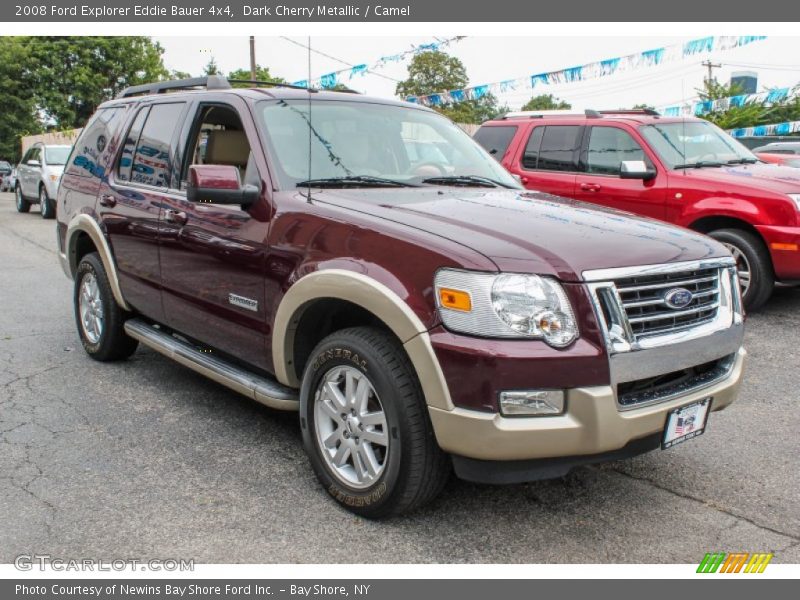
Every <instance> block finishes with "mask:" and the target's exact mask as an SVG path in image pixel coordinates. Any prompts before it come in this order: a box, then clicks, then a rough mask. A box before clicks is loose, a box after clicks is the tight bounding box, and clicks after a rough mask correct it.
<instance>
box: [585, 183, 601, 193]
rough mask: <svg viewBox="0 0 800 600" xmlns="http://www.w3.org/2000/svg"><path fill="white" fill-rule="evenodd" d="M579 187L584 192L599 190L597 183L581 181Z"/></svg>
mask: <svg viewBox="0 0 800 600" xmlns="http://www.w3.org/2000/svg"><path fill="white" fill-rule="evenodd" d="M581 189H582V190H583V191H584V192H599V191H600V184H599V183H582V184H581Z"/></svg>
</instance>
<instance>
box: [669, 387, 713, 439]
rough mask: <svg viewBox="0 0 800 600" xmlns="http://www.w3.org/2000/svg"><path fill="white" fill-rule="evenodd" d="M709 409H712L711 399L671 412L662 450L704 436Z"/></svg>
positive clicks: (704, 399)
mask: <svg viewBox="0 0 800 600" xmlns="http://www.w3.org/2000/svg"><path fill="white" fill-rule="evenodd" d="M709 408H711V398H710V397H709V398H703V399H702V400H698V401H697V402H693V403H691V404H687V405H686V406H681V407H680V408H676V409H675V410H672V411H670V413H669V414H668V415H667V425H666V427H664V438H663V440H662V441H661V448H662V449H666V448H672V446H674V445H676V444H680V443H681V442H685V441H686V440H690V439H692V438H695V437H697V436H698V435H702V434H703V432H704V431H705V429H706V421H707V420H708V409H709Z"/></svg>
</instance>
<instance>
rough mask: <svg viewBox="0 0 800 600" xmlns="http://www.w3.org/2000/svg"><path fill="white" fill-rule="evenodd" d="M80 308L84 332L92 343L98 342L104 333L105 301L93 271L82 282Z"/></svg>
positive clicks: (79, 298) (79, 299)
mask: <svg viewBox="0 0 800 600" xmlns="http://www.w3.org/2000/svg"><path fill="white" fill-rule="evenodd" d="M78 310H79V312H80V316H81V326H82V328H83V334H84V335H85V336H86V339H87V340H89V343H90V344H96V343H97V342H99V341H100V336H101V335H102V334H103V325H104V321H105V320H104V315H103V303H102V301H101V299H100V286H99V285H98V284H97V277H95V276H94V274H93V273H87V275H86V276H85V277H84V278H83V281H82V282H81V291H80V295H79V297H78Z"/></svg>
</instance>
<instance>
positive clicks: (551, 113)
mask: <svg viewBox="0 0 800 600" xmlns="http://www.w3.org/2000/svg"><path fill="white" fill-rule="evenodd" d="M579 116H582V113H578V112H575V111H574V110H519V111H515V112H509V113H506V114H505V115H503V119H542V118H544V117H579Z"/></svg>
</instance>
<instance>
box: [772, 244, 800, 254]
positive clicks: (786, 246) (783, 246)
mask: <svg viewBox="0 0 800 600" xmlns="http://www.w3.org/2000/svg"><path fill="white" fill-rule="evenodd" d="M770 246H772V249H773V250H793V251H795V252H797V244H781V243H780V242H773V243H771V244H770Z"/></svg>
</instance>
